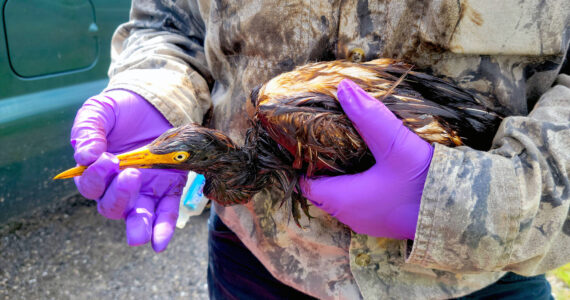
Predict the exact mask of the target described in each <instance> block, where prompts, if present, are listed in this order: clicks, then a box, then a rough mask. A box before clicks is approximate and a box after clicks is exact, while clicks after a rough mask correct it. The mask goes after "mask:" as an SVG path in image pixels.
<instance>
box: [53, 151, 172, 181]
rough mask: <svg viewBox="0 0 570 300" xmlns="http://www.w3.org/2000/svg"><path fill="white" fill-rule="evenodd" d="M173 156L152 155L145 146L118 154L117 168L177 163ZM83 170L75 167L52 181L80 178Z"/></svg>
mask: <svg viewBox="0 0 570 300" xmlns="http://www.w3.org/2000/svg"><path fill="white" fill-rule="evenodd" d="M175 155H177V153H167V154H153V153H151V152H150V151H149V150H148V148H147V147H146V146H145V147H142V148H139V149H136V150H133V151H129V152H126V153H123V154H119V155H117V158H118V159H119V168H120V169H121V170H123V169H126V168H138V169H142V168H152V166H153V165H157V164H176V163H179V161H177V160H175V159H174V156H175ZM178 155H179V153H178ZM85 169H87V166H77V167H75V168H71V169H69V170H66V171H63V172H61V173H59V174H57V175H56V176H55V177H54V178H53V179H54V180H55V179H65V178H72V177H76V176H81V174H83V172H84V171H85Z"/></svg>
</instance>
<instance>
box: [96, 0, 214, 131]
mask: <svg viewBox="0 0 570 300" xmlns="http://www.w3.org/2000/svg"><path fill="white" fill-rule="evenodd" d="M204 36H205V26H204V22H203V20H202V18H201V17H200V7H199V5H198V4H197V3H196V2H195V1H153V0H135V1H133V3H132V7H131V15H130V21H129V22H128V23H125V24H123V25H121V26H120V27H119V28H118V29H117V30H116V32H115V34H114V36H113V40H112V49H111V50H112V63H111V67H110V69H109V77H110V82H109V86H108V87H107V90H110V89H117V88H121V89H127V90H130V91H133V92H136V93H138V94H140V95H141V96H143V97H144V98H145V99H147V100H148V101H149V102H151V103H152V104H153V105H154V106H155V107H156V108H157V109H158V110H159V111H160V112H161V113H162V114H163V115H164V116H165V117H166V118H167V119H168V120H169V121H170V123H171V124H172V125H174V126H179V125H182V124H185V123H188V122H197V123H201V122H202V118H203V115H204V114H205V112H206V111H207V110H208V108H209V107H210V105H211V100H210V91H209V85H210V84H211V82H212V79H211V75H210V73H209V71H208V68H207V63H206V56H205V54H204V46H203V44H204Z"/></svg>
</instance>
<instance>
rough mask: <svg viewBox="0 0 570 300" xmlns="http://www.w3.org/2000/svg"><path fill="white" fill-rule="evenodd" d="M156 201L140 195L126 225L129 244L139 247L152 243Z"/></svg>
mask: <svg viewBox="0 0 570 300" xmlns="http://www.w3.org/2000/svg"><path fill="white" fill-rule="evenodd" d="M155 201H156V199H155V198H153V197H150V196H146V195H142V194H139V196H138V198H137V199H136V200H135V204H134V206H133V208H132V209H131V210H130V211H129V213H128V215H127V218H126V220H125V223H126V231H127V244H129V246H139V245H143V244H146V243H148V242H150V240H151V237H152V227H153V223H154V209H155Z"/></svg>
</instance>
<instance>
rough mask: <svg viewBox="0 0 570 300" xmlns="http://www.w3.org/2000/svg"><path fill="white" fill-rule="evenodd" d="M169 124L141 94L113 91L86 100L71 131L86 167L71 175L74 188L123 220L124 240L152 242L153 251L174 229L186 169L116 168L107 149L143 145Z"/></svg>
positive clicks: (117, 150)
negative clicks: (77, 173) (83, 170)
mask: <svg viewBox="0 0 570 300" xmlns="http://www.w3.org/2000/svg"><path fill="white" fill-rule="evenodd" d="M171 127H172V126H171V125H170V124H169V123H168V121H167V120H166V119H165V118H164V117H163V116H162V115H161V114H160V112H158V110H156V109H155V108H154V107H153V106H152V105H151V104H150V103H148V102H147V101H146V100H145V99H143V98H142V97H141V96H139V95H137V94H135V93H132V92H129V91H126V90H112V91H108V92H105V93H103V94H100V95H97V96H95V97H92V98H91V99H89V100H87V101H86V102H85V103H84V104H83V106H82V107H81V108H80V109H79V111H78V112H77V115H76V117H75V122H74V124H73V128H72V130H71V145H72V146H73V148H74V149H75V155H74V157H75V161H76V162H77V163H78V164H79V165H83V166H89V167H88V168H87V169H86V170H85V172H84V173H83V175H82V176H80V177H76V178H75V184H76V185H77V189H78V190H79V192H80V193H81V194H82V195H83V196H84V197H86V198H88V199H93V200H97V202H98V203H97V209H98V210H99V212H100V213H101V214H102V215H103V216H105V217H107V218H110V219H125V222H126V232H127V243H128V244H129V245H131V246H137V245H142V244H145V243H148V242H149V241H152V248H153V249H154V250H155V251H156V252H160V251H163V250H165V249H166V246H167V245H168V242H169V241H170V239H171V238H172V235H173V234H174V226H175V225H176V219H177V218H178V206H179V201H180V195H181V194H182V189H183V187H184V184H185V183H186V177H187V172H183V171H178V170H159V169H140V170H139V169H132V168H130V169H125V170H119V160H118V159H117V157H115V156H114V155H113V154H111V153H122V152H125V151H129V150H132V149H136V148H139V147H142V146H144V145H146V144H148V143H150V142H151V141H152V140H154V139H155V138H156V137H158V136H159V135H160V134H162V133H163V132H164V131H166V130H168V129H170V128H171Z"/></svg>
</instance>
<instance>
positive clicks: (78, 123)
mask: <svg viewBox="0 0 570 300" xmlns="http://www.w3.org/2000/svg"><path fill="white" fill-rule="evenodd" d="M113 108H114V102H113V101H110V99H109V98H107V97H104V96H101V95H99V96H96V97H93V98H90V99H88V100H87V101H85V103H84V104H83V106H82V107H81V108H80V109H79V110H78V111H77V115H76V116H75V121H74V122H73V127H72V128H71V146H73V149H74V150H75V153H74V158H75V161H76V162H77V163H78V164H80V165H83V166H88V165H89V164H91V163H92V162H94V161H95V160H96V159H97V158H98V157H99V156H100V155H101V153H103V152H105V151H107V133H109V132H110V131H111V129H112V128H113V126H114V124H115V114H114V112H113Z"/></svg>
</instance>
